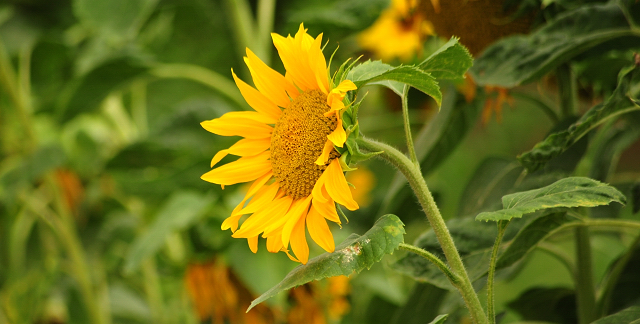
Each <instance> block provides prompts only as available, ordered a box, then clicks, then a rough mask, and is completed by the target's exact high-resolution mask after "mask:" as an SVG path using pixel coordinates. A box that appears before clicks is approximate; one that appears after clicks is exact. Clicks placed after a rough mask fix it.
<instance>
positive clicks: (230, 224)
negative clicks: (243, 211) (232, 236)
mask: <svg viewBox="0 0 640 324" xmlns="http://www.w3.org/2000/svg"><path fill="white" fill-rule="evenodd" d="M241 217H242V215H237V216H230V217H227V219H225V220H224V222H222V225H221V226H220V228H221V229H222V230H223V231H226V230H228V229H231V232H235V231H236V230H237V229H238V222H239V221H240V218H241Z"/></svg>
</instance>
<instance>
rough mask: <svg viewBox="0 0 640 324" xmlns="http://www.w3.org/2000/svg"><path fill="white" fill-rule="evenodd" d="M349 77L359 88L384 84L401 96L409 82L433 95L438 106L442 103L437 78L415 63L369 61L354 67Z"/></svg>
mask: <svg viewBox="0 0 640 324" xmlns="http://www.w3.org/2000/svg"><path fill="white" fill-rule="evenodd" d="M347 79H349V80H351V81H353V83H355V85H356V86H357V87H358V88H360V87H362V86H363V85H365V84H368V83H372V84H379V85H383V86H385V87H387V88H389V89H391V90H393V91H394V92H395V93H397V94H398V95H399V96H402V90H403V87H404V86H403V84H408V85H410V86H412V87H414V88H416V89H418V90H420V91H422V92H424V93H425V94H427V95H428V96H431V97H432V98H433V99H434V100H435V101H436V103H437V104H438V106H440V105H441V104H442V93H441V92H440V87H439V86H438V82H436V79H435V78H434V77H432V76H431V75H430V74H429V73H427V72H424V71H422V70H421V69H419V68H418V67H416V66H413V65H401V66H398V67H393V66H391V65H389V64H385V63H382V62H381V61H367V62H364V63H362V64H360V65H358V66H356V67H354V68H353V69H352V70H351V71H350V72H349V74H348V76H347Z"/></svg>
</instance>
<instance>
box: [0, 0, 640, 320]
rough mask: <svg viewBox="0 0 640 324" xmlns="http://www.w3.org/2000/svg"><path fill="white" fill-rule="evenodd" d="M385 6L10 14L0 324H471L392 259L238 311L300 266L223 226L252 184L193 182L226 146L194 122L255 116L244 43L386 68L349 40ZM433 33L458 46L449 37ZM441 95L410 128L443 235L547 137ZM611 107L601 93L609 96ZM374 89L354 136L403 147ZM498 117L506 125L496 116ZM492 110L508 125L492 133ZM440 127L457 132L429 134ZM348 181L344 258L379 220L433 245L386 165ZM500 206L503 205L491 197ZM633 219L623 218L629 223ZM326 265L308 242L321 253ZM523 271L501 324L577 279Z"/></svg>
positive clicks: (543, 119) (242, 4)
mask: <svg viewBox="0 0 640 324" xmlns="http://www.w3.org/2000/svg"><path fill="white" fill-rule="evenodd" d="M389 5H390V3H389V2H388V1H384V0H373V1H372V0H347V1H333V0H322V1H320V0H313V1H304V0H280V1H277V2H276V1H275V0H258V1H239V0H4V1H2V2H0V85H1V87H0V145H1V146H0V157H1V161H0V323H52V324H53V323H210V322H213V323H225V322H226V323H274V322H275V323H312V322H313V323H340V322H342V323H389V322H393V321H396V322H401V321H402V322H404V323H414V322H416V323H417V322H420V323H426V322H429V321H430V320H431V319H432V318H433V317H434V316H435V315H437V313H436V314H431V313H428V314H424V313H423V314H420V313H419V312H418V313H415V310H412V309H411V307H410V306H405V305H406V303H407V300H411V301H412V303H413V305H415V304H416V303H419V302H423V303H427V304H428V303H433V304H438V305H440V304H441V303H443V305H445V306H443V307H441V308H440V313H446V312H449V313H451V314H453V313H456V312H458V313H461V314H462V315H460V316H458V317H455V316H454V317H453V318H452V322H453V321H460V320H462V321H464V320H465V318H464V312H463V311H462V312H461V311H460V309H461V307H462V305H461V302H460V300H459V299H458V297H457V296H456V295H455V294H446V293H445V292H444V290H442V289H440V288H435V287H432V286H431V287H425V286H423V285H422V284H416V283H415V282H414V281H413V280H412V279H410V278H408V277H405V276H403V275H401V274H399V273H397V272H395V271H394V270H393V269H392V268H391V266H390V264H391V262H392V261H393V260H394V259H396V258H397V255H395V254H394V255H392V256H388V257H387V258H385V259H384V260H383V262H381V263H379V264H376V265H375V266H374V267H373V268H372V269H371V270H369V271H364V272H363V273H361V274H358V275H353V276H351V277H350V278H349V279H345V278H342V279H333V280H325V281H322V282H319V283H314V284H309V285H305V286H303V287H300V288H297V289H295V290H293V291H291V292H288V293H283V294H280V295H279V296H278V297H277V298H275V299H273V300H271V301H269V302H267V303H265V305H264V306H261V307H258V308H256V309H254V310H252V311H251V312H250V313H249V314H245V312H244V311H245V310H246V307H247V306H248V303H249V302H250V301H251V300H252V299H253V298H255V297H256V296H258V295H259V294H261V293H263V292H264V291H266V290H267V289H269V288H270V287H272V286H273V285H275V284H277V283H278V282H279V281H280V280H281V279H282V278H284V276H285V275H286V274H287V273H288V272H289V271H290V270H291V269H293V268H294V267H295V266H296V265H297V264H295V263H293V262H291V261H290V260H289V259H288V258H287V257H286V255H284V254H283V253H279V254H270V253H267V252H266V251H265V250H266V249H265V248H264V246H263V243H262V242H261V243H260V244H261V245H260V249H259V252H258V253H257V254H255V255H254V254H253V253H251V251H250V250H249V249H248V247H247V243H246V242H245V241H244V240H236V239H232V238H231V236H230V233H229V232H226V231H221V230H220V225H221V223H222V221H223V220H224V219H225V218H226V217H227V216H228V215H229V214H230V212H231V210H232V209H233V207H234V206H235V205H236V204H237V203H238V202H239V201H240V200H241V199H242V197H243V190H246V187H244V186H242V185H237V186H232V187H228V188H226V189H225V190H222V189H221V188H220V186H217V185H213V184H210V183H207V182H204V181H202V180H200V176H201V175H202V174H204V173H205V172H207V171H208V170H210V168H209V161H210V159H211V158H212V157H213V155H214V154H215V153H216V152H217V151H218V150H221V149H224V148H227V147H228V146H230V145H231V144H232V143H233V139H229V138H225V137H221V136H216V135H213V134H210V133H208V132H207V131H205V130H204V129H202V128H201V127H200V125H199V123H200V122H201V121H204V120H209V119H213V118H217V117H219V116H220V115H222V114H223V113H225V112H228V111H231V110H238V109H247V108H248V106H247V105H246V103H245V102H244V100H243V99H242V97H241V96H240V93H239V91H238V90H237V88H236V87H235V84H234V83H233V80H232V79H231V73H230V69H231V68H233V69H234V71H236V72H237V73H238V74H239V76H240V77H241V78H242V79H244V80H245V81H248V82H249V80H250V78H249V77H248V71H247V70H246V68H245V66H244V64H243V63H242V57H243V55H244V48H245V47H249V48H251V49H252V50H253V51H254V52H256V53H257V54H258V55H259V56H260V57H261V58H262V59H263V60H264V61H265V62H267V63H268V64H269V65H270V66H273V67H274V68H275V69H276V70H278V71H280V72H284V69H283V67H282V63H281V62H280V60H279V59H278V58H277V53H276V51H275V48H274V47H273V46H272V44H271V39H270V32H272V31H274V32H277V33H279V34H282V35H287V34H290V33H291V34H293V33H295V32H296V31H297V28H298V26H299V24H300V23H301V22H304V23H305V27H307V28H309V33H310V34H311V35H313V36H316V35H317V34H319V33H324V38H323V39H325V40H328V42H327V45H326V48H325V50H324V53H325V55H326V56H327V57H329V56H330V55H331V53H333V52H334V50H335V49H336V48H338V47H339V49H338V51H337V52H336V54H335V56H334V58H333V61H332V64H333V65H334V69H335V66H339V64H341V63H342V62H343V61H344V60H346V59H347V58H349V57H352V58H355V57H358V56H360V55H364V59H368V58H374V59H375V58H376V57H377V56H376V52H375V50H374V49H367V48H363V47H362V46H361V45H360V43H359V41H358V39H359V38H358V37H359V36H358V35H359V34H360V33H361V32H363V31H364V30H365V29H367V28H368V27H370V26H371V25H373V24H374V22H375V21H376V19H378V17H379V16H380V14H381V13H382V12H383V10H384V9H385V8H387V7H388V6H389ZM423 6H426V4H419V5H418V4H416V5H415V8H414V10H415V12H414V11H411V12H410V13H407V12H405V13H403V14H404V15H406V16H405V17H403V18H402V19H399V20H398V21H399V23H401V24H403V25H402V26H404V27H403V28H407V29H410V24H407V21H413V20H420V21H423V20H424V21H426V20H429V17H426V18H425V16H420V17H418V16H416V15H417V14H416V12H417V13H419V14H420V15H422V14H423V12H428V11H429V10H427V9H423ZM494 7H495V8H501V5H499V4H497V5H495V6H493V7H492V8H494ZM451 17H452V19H453V17H455V15H451ZM464 17H466V16H464ZM464 17H463V18H460V19H471V18H468V17H467V18H464ZM532 17H533V15H532V14H529V16H525V18H524V19H525V20H526V19H528V20H526V21H525V22H524V23H522V20H518V21H519V22H521V25H518V26H517V28H516V27H514V28H513V29H514V30H513V31H524V30H526V29H527V28H528V26H529V25H530V24H531V21H532ZM425 19H426V20H425ZM445 19H446V18H445ZM476 19H478V17H476ZM411 26H412V25H411ZM522 26H524V27H522ZM423 27H424V26H423V25H420V28H423ZM438 28H439V27H438V26H436V27H435V33H437V32H438ZM428 29H429V30H430V31H428V32H427V31H424V30H422V31H421V32H420V33H421V34H420V36H419V37H420V39H421V41H424V43H423V44H421V47H420V48H419V49H418V50H416V51H415V53H413V55H412V60H409V61H405V62H404V63H411V62H412V61H417V60H420V59H422V58H424V57H426V56H427V55H428V54H430V53H431V52H433V51H434V50H435V49H437V48H438V46H439V45H441V44H443V40H442V39H441V38H438V37H437V36H433V35H431V36H430V35H429V34H431V33H434V30H433V26H431V27H430V28H428ZM443 30H444V29H443ZM503 34H506V33H505V32H503V31H501V32H500V33H499V34H497V35H492V36H490V37H489V39H488V40H486V41H485V44H480V45H477V44H473V46H475V48H474V47H472V48H471V49H472V51H473V52H474V54H477V53H478V52H479V51H481V50H482V48H483V46H484V45H486V44H488V43H491V42H492V41H494V40H495V39H496V38H498V37H502V36H504V35H503ZM442 36H445V37H449V36H451V35H450V32H449V31H447V30H444V31H443V32H442ZM459 36H460V35H459ZM467 37H472V36H467ZM467 39H468V38H467ZM445 40H446V39H445ZM461 43H462V44H465V37H463V38H462V40H461ZM364 59H363V60H364ZM389 63H394V64H399V63H401V61H399V60H398V59H397V58H394V59H391V60H389ZM334 69H332V71H334ZM615 73H617V69H616V72H615ZM615 73H614V75H615ZM613 82H614V83H615V78H614V81H613ZM614 85H615V84H614ZM441 86H442V89H443V92H444V103H443V107H442V110H441V112H440V115H438V114H437V107H436V106H435V104H434V102H433V101H432V100H431V99H429V98H426V97H425V96H423V95H421V94H420V93H417V92H416V93H415V94H414V93H413V92H412V99H411V116H412V126H413V127H414V131H415V135H414V136H415V139H416V144H417V146H418V150H420V147H423V148H424V150H427V148H429V149H430V150H429V152H431V153H429V154H430V155H429V157H428V158H427V159H426V162H424V163H423V172H424V173H425V175H426V176H427V182H428V183H429V185H430V187H431V190H432V191H433V192H434V194H435V196H436V200H437V202H438V205H439V206H440V208H441V210H442V213H443V215H444V217H445V219H451V218H454V217H457V216H463V215H467V214H466V212H467V211H465V201H464V197H465V188H466V186H467V183H468V182H469V181H470V179H471V178H472V176H473V175H474V172H475V170H476V168H478V166H480V165H481V163H483V161H485V159H487V158H489V157H491V158H493V160H490V161H494V162H495V161H496V160H497V161H507V162H509V163H514V161H515V159H514V157H515V156H516V155H517V154H519V153H521V152H523V151H526V150H528V149H530V148H531V147H532V146H533V145H534V144H535V143H537V142H538V141H540V140H542V139H543V138H544V137H545V135H546V134H547V133H548V132H549V131H550V130H551V129H552V127H553V123H552V121H551V120H550V119H549V118H548V116H546V115H545V114H544V113H541V112H540V110H539V109H538V108H536V107H535V105H534V104H532V103H531V101H528V100H521V99H520V98H519V97H517V96H516V97H515V99H514V98H512V97H509V99H508V100H507V101H505V102H501V101H500V100H497V103H496V101H495V100H496V96H497V95H498V92H496V91H495V90H492V89H486V88H482V87H476V86H475V85H474V84H464V83H459V84H447V83H443V84H441ZM541 87H542V88H544V89H543V90H542V92H541V91H540V88H541ZM553 89H554V86H553V84H551V85H550V84H549V82H546V81H545V80H543V81H541V82H540V83H539V84H537V85H529V86H525V87H522V88H521V89H520V91H521V92H522V93H525V94H534V95H538V94H540V93H543V95H546V96H549V97H552V100H555V97H553V96H555V93H554V92H553ZM602 91H603V92H604V93H605V94H606V87H605V89H604V90H602ZM365 92H368V94H367V96H366V98H365V100H364V103H363V105H362V106H361V109H360V125H361V130H362V132H363V133H364V134H366V135H367V136H369V137H372V138H377V139H381V140H384V141H386V142H388V143H390V144H393V145H395V146H397V147H400V148H402V147H403V146H404V139H403V128H402V114H401V110H400V109H399V107H400V106H399V105H400V101H399V98H396V97H394V95H393V94H392V93H391V92H389V91H386V90H383V89H380V88H377V87H368V88H366V89H363V90H362V91H361V92H360V95H363V94H364V93H365ZM470 92H473V93H475V95H474V94H470ZM465 94H466V95H467V98H466V99H465V97H464V96H465ZM593 97H597V95H595V96H593ZM487 99H491V100H493V101H492V102H490V101H487ZM543 99H544V98H543ZM546 99H547V100H549V98H546ZM596 100H597V99H596ZM550 101H551V100H550ZM503 104H504V105H505V107H507V106H510V107H511V108H512V109H506V110H504V111H503V112H500V110H502V106H503ZM495 107H498V109H497V111H496V112H495V114H498V116H500V117H499V118H500V122H498V121H497V119H496V117H488V116H485V117H484V118H481V116H483V115H488V114H489V113H491V111H492V109H493V110H495V109H496V108H495ZM443 113H446V115H444V116H445V117H440V118H443V121H446V122H448V123H449V124H447V125H446V129H445V130H446V131H445V130H440V131H438V129H435V130H434V129H433V128H438V124H437V121H438V118H439V117H438V116H441V115H442V114H443ZM446 116H449V117H446ZM450 116H454V117H455V118H452V117H450ZM446 118H448V119H446ZM481 119H482V120H483V121H482V120H481ZM429 121H434V123H429ZM441 128H444V126H441ZM432 134H437V135H438V136H437V137H435V138H434V137H430V136H431V135H432ZM633 147H635V149H633ZM637 147H638V146H637V142H636V146H631V149H628V150H627V152H632V153H633V152H636V153H637V152H638V151H639V150H638V148H637ZM434 148H435V150H434ZM434 152H435V153H434ZM626 154H627V155H629V154H630V153H626ZM635 158H638V155H637V154H635V155H631V157H625V155H624V154H623V155H622V157H621V158H620V163H621V164H622V165H628V167H627V170H626V171H625V172H628V173H631V174H633V175H635V176H637V174H638V172H640V171H639V169H640V168H639V167H638V163H637V160H635ZM231 159H232V158H226V159H225V161H227V160H228V161H231ZM629 161H631V162H629ZM633 161H636V162H633ZM625 163H626V164H625ZM347 179H348V180H349V181H350V182H352V183H353V184H355V186H356V190H355V191H354V195H356V199H357V200H358V201H359V202H360V205H361V206H362V208H361V209H359V210H357V211H355V212H351V213H349V214H348V215H347V216H348V217H349V223H348V224H346V225H344V226H343V227H342V228H341V229H339V228H338V227H337V226H336V227H335V228H333V227H332V230H333V232H334V236H335V240H336V242H341V241H342V240H343V239H344V238H346V237H347V236H348V235H349V234H351V233H359V234H362V233H364V232H365V231H366V230H368V229H369V228H370V227H371V225H372V224H373V222H374V221H375V220H376V219H377V218H378V217H379V216H381V215H382V214H384V213H388V212H393V213H395V214H397V215H398V216H400V218H401V219H402V220H403V221H404V222H405V224H406V229H407V236H406V237H405V241H406V242H412V241H413V240H414V239H415V238H417V237H418V236H419V235H420V234H421V233H422V232H423V231H425V230H426V229H428V223H427V221H426V219H425V218H424V217H423V215H422V212H421V210H420V208H419V206H418V205H417V202H416V200H415V198H413V197H412V196H411V195H409V189H408V187H407V186H406V185H403V183H402V182H401V181H399V179H398V176H397V175H396V173H395V171H394V170H393V169H392V168H390V167H389V166H388V165H385V164H384V163H381V162H380V161H375V160H372V161H368V162H367V163H363V164H362V165H360V166H359V170H358V171H356V172H351V173H349V174H348V175H347ZM390 189H393V190H395V191H393V190H391V191H392V192H393V193H392V194H390V193H389V192H390ZM492 198H494V199H495V201H494V202H498V199H499V196H498V197H492ZM624 212H626V213H627V215H628V217H632V216H631V215H632V213H631V211H630V209H628V208H626V209H625V211H624ZM559 239H560V240H561V239H562V238H559ZM569 248H570V247H569ZM594 250H595V251H596V255H595V257H594V258H595V260H596V265H595V268H596V272H597V273H598V274H599V275H600V276H601V275H602V274H603V273H604V269H605V268H606V267H607V265H608V264H609V263H610V262H611V260H612V259H613V258H615V257H617V256H618V255H619V254H620V253H622V251H623V250H624V246H623V245H621V243H619V242H618V241H617V240H612V239H609V238H608V237H607V236H602V237H599V236H597V237H596V238H595V239H594ZM320 253H321V249H320V248H319V247H317V246H315V245H313V244H312V247H311V256H312V257H313V256H314V255H318V254H320ZM541 269H544V271H542V270H541ZM520 270H521V272H519V274H517V275H516V274H514V275H513V276H512V279H513V280H511V281H501V282H500V283H499V286H498V287H497V294H498V295H497V300H498V303H497V305H498V313H500V312H503V311H507V315H506V316H507V319H517V318H519V317H518V316H519V315H517V314H516V313H515V312H513V311H511V310H508V309H507V308H506V306H505V305H506V303H507V302H508V301H509V300H512V299H514V298H516V297H517V296H518V295H520V294H521V293H522V292H523V291H525V290H527V289H528V288H530V287H533V286H547V287H569V288H570V287H571V279H570V278H569V277H570V276H569V274H568V273H567V271H566V270H565V269H564V268H562V267H561V265H559V262H558V261H557V260H555V259H553V258H551V257H548V256H547V255H546V254H544V253H541V252H535V253H534V254H533V257H532V258H531V259H530V260H529V261H528V262H527V264H526V265H522V267H521V269H520ZM523 278H526V279H523ZM429 289H431V290H429ZM421 294H422V295H421ZM429 298H432V299H433V300H431V301H430V299H429ZM416 300H418V302H417V301H416ZM443 300H444V302H443ZM425 309H426V308H425ZM436 311H438V309H437V308H436ZM425 312H427V311H426V310H425ZM429 316H431V317H429ZM419 320H422V321H419Z"/></svg>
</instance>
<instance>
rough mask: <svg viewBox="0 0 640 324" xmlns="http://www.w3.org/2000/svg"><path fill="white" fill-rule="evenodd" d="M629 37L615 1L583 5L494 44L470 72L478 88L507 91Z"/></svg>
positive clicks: (621, 12) (629, 28)
mask: <svg viewBox="0 0 640 324" xmlns="http://www.w3.org/2000/svg"><path fill="white" fill-rule="evenodd" d="M593 17H598V19H593ZM636 33H637V32H636ZM632 35H634V32H633V31H632V30H631V24H630V22H629V21H628V20H627V17H626V16H625V14H624V12H623V9H621V8H620V5H618V2H617V1H611V2H609V3H607V4H597V5H584V6H580V7H579V8H577V9H575V10H571V11H568V12H566V13H564V14H562V15H560V16H558V17H557V18H555V19H554V20H552V21H551V22H549V23H548V24H547V25H545V26H544V27H542V28H540V29H539V30H537V31H535V32H534V33H531V34H529V35H524V36H512V37H508V38H505V39H503V40H501V41H499V42H497V43H495V44H494V45H492V46H490V47H489V48H487V49H486V50H485V51H484V52H483V54H482V55H481V56H480V57H479V58H477V59H476V61H475V64H474V66H473V68H471V70H470V72H471V74H472V76H473V78H474V80H475V81H476V83H477V84H479V85H495V86H500V87H506V88H511V87H514V86H517V85H520V84H524V83H527V82H531V81H534V80H536V79H538V78H540V77H542V76H543V75H545V74H547V73H548V72H549V71H551V70H552V69H554V68H555V67H557V66H559V65H560V64H562V63H564V62H567V61H568V60H570V59H571V58H573V57H575V56H576V55H578V54H580V53H582V52H584V51H585V50H587V49H589V48H592V47H594V46H596V45H598V44H602V43H604V42H606V41H609V40H612V39H616V38H617V39H619V38H622V37H625V36H632Z"/></svg>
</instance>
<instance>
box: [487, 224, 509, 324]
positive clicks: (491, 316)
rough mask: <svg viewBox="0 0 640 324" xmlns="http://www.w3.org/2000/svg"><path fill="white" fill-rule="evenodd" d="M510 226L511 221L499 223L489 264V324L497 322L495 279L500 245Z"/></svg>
mask: <svg viewBox="0 0 640 324" xmlns="http://www.w3.org/2000/svg"><path fill="white" fill-rule="evenodd" d="M508 225H509V221H504V220H501V221H499V222H498V236H497V237H496V241H495V243H493V250H491V261H490V262H489V273H488V274H487V313H489V323H491V324H495V322H496V309H495V305H494V299H493V297H494V296H493V295H494V294H493V278H494V276H495V273H496V261H498V250H499V249H500V243H502V237H503V236H504V232H505V230H506V229H507V226H508Z"/></svg>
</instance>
